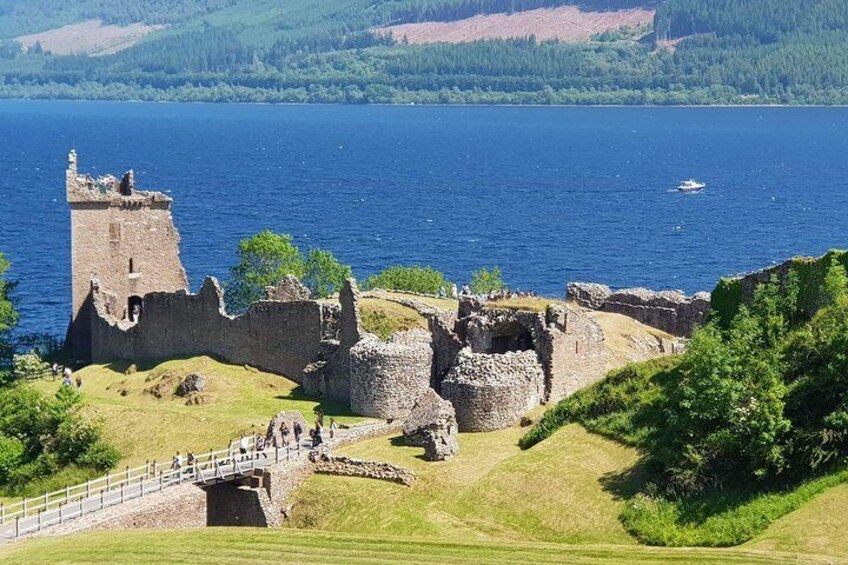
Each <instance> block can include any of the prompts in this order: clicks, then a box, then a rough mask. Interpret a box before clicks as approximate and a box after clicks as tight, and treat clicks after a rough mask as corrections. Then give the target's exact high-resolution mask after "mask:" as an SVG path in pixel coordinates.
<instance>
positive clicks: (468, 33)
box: [376, 6, 655, 44]
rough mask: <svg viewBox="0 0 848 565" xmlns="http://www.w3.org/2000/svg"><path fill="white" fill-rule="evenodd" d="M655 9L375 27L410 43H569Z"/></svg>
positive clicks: (552, 11) (643, 20)
mask: <svg viewBox="0 0 848 565" xmlns="http://www.w3.org/2000/svg"><path fill="white" fill-rule="evenodd" d="M654 13H655V10H654V9H653V8H647V7H646V8H633V9H628V10H609V11H604V12H595V11H589V10H583V9H580V8H579V7H577V6H562V7H559V8H541V9H538V10H527V11H524V12H516V13H513V14H483V15H480V16H474V17H473V18H467V19H464V20H458V21H454V22H422V23H413V24H401V25H395V26H388V27H384V28H379V29H378V30H376V31H377V32H378V33H385V34H387V33H391V34H392V36H393V37H394V38H395V39H397V40H402V39H403V38H406V40H407V41H408V42H409V43H412V44H417V43H440V42H445V43H464V42H468V41H479V40H481V39H510V38H520V37H530V36H531V35H535V36H536V39H537V40H539V41H545V40H549V39H556V40H558V41H563V42H568V43H578V42H584V41H589V40H590V39H591V38H592V36H593V35H595V34H599V33H603V32H605V31H610V30H614V29H618V28H621V27H625V26H627V27H631V28H635V27H637V26H644V25H648V24H651V23H652V22H653V21H654Z"/></svg>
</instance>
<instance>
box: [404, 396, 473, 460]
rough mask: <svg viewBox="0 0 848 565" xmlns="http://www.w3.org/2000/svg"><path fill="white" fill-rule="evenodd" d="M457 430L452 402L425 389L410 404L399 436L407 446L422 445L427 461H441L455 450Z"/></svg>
mask: <svg viewBox="0 0 848 565" xmlns="http://www.w3.org/2000/svg"><path fill="white" fill-rule="evenodd" d="M458 430H459V427H458V426H457V424H456V412H455V411H454V409H453V405H452V404H451V403H450V402H448V401H447V400H443V399H442V398H441V397H440V396H439V395H438V394H436V391H434V390H433V389H431V388H428V389H427V390H426V391H424V394H422V395H421V397H420V398H419V399H418V400H417V401H416V402H415V406H413V407H412V412H411V413H410V415H409V419H408V420H407V421H406V423H405V424H404V426H403V437H404V440H405V441H406V444H407V445H413V446H419V447H423V448H424V459H426V460H427V461H442V460H444V459H448V458H450V457H453V456H454V455H456V454H457V452H458V451H459V442H458V441H457V432H458Z"/></svg>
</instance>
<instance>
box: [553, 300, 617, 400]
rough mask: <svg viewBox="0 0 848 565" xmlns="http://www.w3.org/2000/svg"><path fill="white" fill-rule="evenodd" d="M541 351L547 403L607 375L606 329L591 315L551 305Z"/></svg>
mask: <svg viewBox="0 0 848 565" xmlns="http://www.w3.org/2000/svg"><path fill="white" fill-rule="evenodd" d="M545 322H546V328H545V331H543V332H540V338H539V343H538V346H537V354H538V356H539V358H540V361H541V362H542V364H543V366H544V369H545V394H544V399H545V402H546V403H553V402H558V401H559V400H561V399H563V398H565V397H566V396H568V395H570V394H573V393H574V392H576V391H578V390H580V389H582V388H585V387H587V386H589V385H591V384H593V383H596V382H597V381H599V380H601V379H603V378H604V376H606V373H607V351H606V347H605V346H604V332H603V330H602V329H601V327H600V326H599V325H598V324H597V323H596V322H595V321H594V320H591V319H590V318H589V317H588V316H584V315H581V314H580V313H578V312H576V311H574V310H571V309H568V308H566V307H564V306H556V305H553V306H549V307H548V310H547V312H546V313H545Z"/></svg>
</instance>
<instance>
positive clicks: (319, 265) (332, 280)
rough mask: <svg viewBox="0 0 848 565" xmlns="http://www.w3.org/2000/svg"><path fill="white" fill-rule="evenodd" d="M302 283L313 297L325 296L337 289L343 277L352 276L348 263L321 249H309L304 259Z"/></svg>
mask: <svg viewBox="0 0 848 565" xmlns="http://www.w3.org/2000/svg"><path fill="white" fill-rule="evenodd" d="M304 270H305V273H304V278H303V284H305V285H306V286H307V287H308V288H309V290H310V291H311V292H312V296H313V298H326V297H328V296H330V295H331V294H333V293H334V292H336V291H338V290H339V289H340V288H341V286H342V283H344V281H345V279H349V278H351V277H353V270H352V269H351V268H350V266H349V265H342V264H341V263H340V262H339V260H338V259H336V257H335V255H333V254H332V253H331V252H330V251H326V250H323V249H311V250H310V251H309V257H307V259H306V266H305V269H304Z"/></svg>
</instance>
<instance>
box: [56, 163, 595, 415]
mask: <svg viewBox="0 0 848 565" xmlns="http://www.w3.org/2000/svg"><path fill="white" fill-rule="evenodd" d="M66 180H67V195H68V202H69V204H70V207H71V225H72V230H73V235H72V245H73V253H72V271H73V306H72V320H71V326H70V329H69V332H68V337H69V339H68V348H69V351H70V353H71V354H72V355H73V356H74V357H75V358H77V359H81V360H84V361H86V362H94V363H107V362H111V361H116V360H131V361H139V360H166V359H171V358H176V357H191V356H197V355H211V356H213V357H215V358H218V359H221V360H223V361H227V362H230V363H233V364H239V365H250V366H254V367H257V368H260V369H264V370H268V371H271V372H275V373H278V374H281V375H284V376H286V377H288V378H290V379H292V380H293V381H295V382H297V383H299V384H300V385H301V386H302V387H303V389H304V391H305V392H306V393H307V394H311V395H314V396H320V397H322V398H326V399H331V400H335V401H338V402H342V403H344V404H347V405H348V406H350V407H351V409H352V411H353V412H355V413H357V414H360V415H363V416H370V417H375V418H382V419H387V420H396V419H397V420H399V419H405V418H407V417H408V416H409V414H410V412H411V411H412V409H413V407H414V406H415V404H416V402H417V401H418V400H419V399H420V398H421V397H422V396H424V395H426V394H431V393H432V392H433V391H434V392H436V393H438V394H439V395H441V397H442V398H443V399H445V400H446V401H449V402H451V403H452V404H453V405H454V406H455V408H456V421H457V423H458V427H459V431H484V430H493V429H498V428H502V427H506V426H510V425H514V424H516V423H518V421H519V420H520V419H521V417H522V416H523V415H524V414H525V413H526V412H527V411H529V410H532V409H533V408H534V407H535V406H538V405H539V404H541V403H552V402H556V401H558V400H560V399H561V398H564V397H565V396H567V395H569V394H572V393H573V392H575V391H577V390H579V389H581V388H583V387H585V386H588V385H589V384H592V383H594V382H596V381H598V380H600V379H602V378H603V377H604V375H605V374H606V371H607V369H608V357H607V351H606V349H605V338H604V333H603V331H602V329H601V327H600V326H599V325H598V324H597V323H596V322H595V321H594V320H593V319H592V318H591V317H590V316H589V315H587V313H586V312H585V311H584V310H582V309H581V308H579V307H577V306H574V305H571V304H562V303H560V304H551V305H549V306H548V307H547V308H546V309H545V310H544V311H541V312H539V311H528V310H521V309H518V310H516V309H509V308H500V307H499V305H498V303H497V302H494V303H486V302H480V301H478V300H475V299H473V298H464V299H463V300H461V301H460V303H459V307H458V309H457V310H455V311H444V310H439V309H435V308H433V307H431V306H428V305H427V304H425V303H423V302H422V301H417V300H415V297H414V296H410V297H409V298H408V299H405V298H398V297H393V298H389V299H390V300H394V301H396V302H398V303H400V304H403V305H406V306H408V307H412V308H414V309H416V310H417V311H418V313H419V314H421V315H422V316H423V317H425V318H426V320H427V322H428V324H427V325H428V329H427V330H421V329H418V330H410V331H408V332H400V333H397V334H395V335H394V336H393V337H392V339H391V340H389V341H388V342H384V341H381V340H380V339H378V338H377V337H376V336H373V335H371V334H369V333H367V332H366V331H364V329H363V328H362V324H361V321H360V315H359V306H358V301H359V292H358V290H357V288H356V283H355V281H353V280H349V281H347V282H346V283H345V285H344V287H343V288H342V289H341V292H340V293H339V297H338V302H337V303H334V302H332V301H317V300H311V299H310V298H309V294H308V292H305V289H303V288H302V287H300V286H299V283H298V282H297V281H296V280H284V281H281V284H280V285H278V286H276V287H270V288H269V289H268V295H267V298H266V299H265V300H261V301H258V302H255V303H253V304H252V305H251V306H250V307H249V308H248V310H247V311H246V312H245V313H244V314H242V315H238V316H235V315H231V314H228V313H227V310H226V305H225V302H224V294H223V291H222V289H221V286H220V285H219V284H218V281H217V280H215V279H214V278H212V277H209V278H207V279H206V280H205V282H204V283H203V286H202V288H201V289H200V291H199V292H198V293H196V294H193V293H191V292H190V291H189V290H188V284H187V280H186V273H185V270H184V269H183V267H182V264H181V262H180V257H179V235H178V233H177V230H176V228H175V227H174V223H173V219H172V217H171V204H172V201H171V199H170V198H169V197H167V196H165V195H163V194H161V193H157V192H142V191H137V190H135V187H134V182H133V175H132V172H131V171H130V172H128V173H127V174H125V175H124V177H123V179H121V180H118V179H117V178H116V177H112V176H108V175H107V176H105V177H100V178H97V179H95V178H92V177H91V176H88V175H81V174H80V173H79V172H78V170H77V159H76V154H75V153H74V152H71V154H70V156H69V165H68V171H67V179H66Z"/></svg>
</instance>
